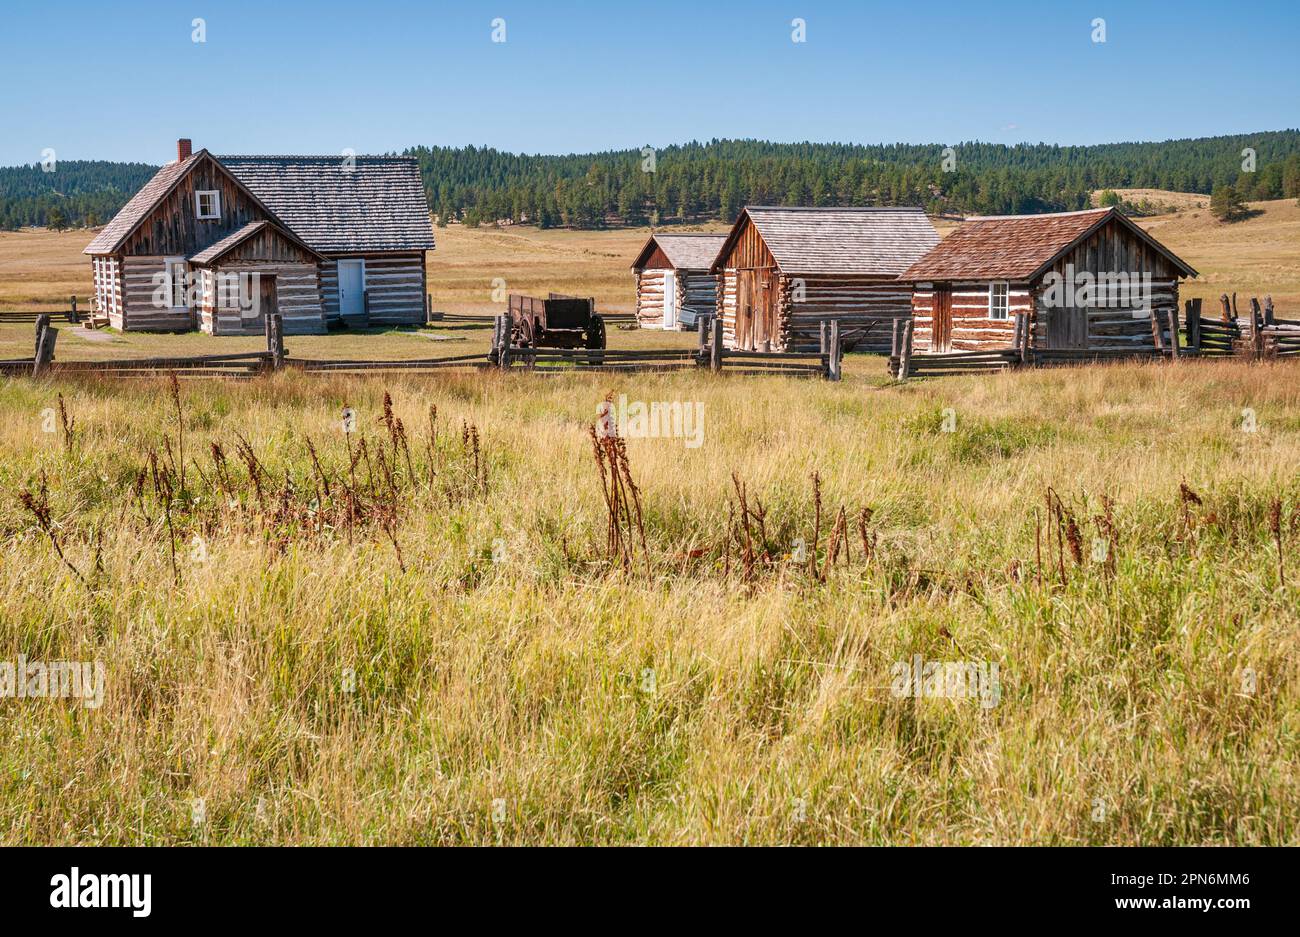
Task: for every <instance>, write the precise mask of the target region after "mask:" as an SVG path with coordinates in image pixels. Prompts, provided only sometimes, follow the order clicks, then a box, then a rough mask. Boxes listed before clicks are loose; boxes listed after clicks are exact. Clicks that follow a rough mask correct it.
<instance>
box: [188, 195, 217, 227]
mask: <svg viewBox="0 0 1300 937" xmlns="http://www.w3.org/2000/svg"><path fill="white" fill-rule="evenodd" d="M205 195H211V196H212V206H213V211H212V213H211V214H207V215H205V214H203V196H205ZM194 217H195V218H197V219H199V221H220V220H221V190H220V189H196V190H195V191H194Z"/></svg>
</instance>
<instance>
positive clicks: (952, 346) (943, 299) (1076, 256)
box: [901, 208, 1196, 352]
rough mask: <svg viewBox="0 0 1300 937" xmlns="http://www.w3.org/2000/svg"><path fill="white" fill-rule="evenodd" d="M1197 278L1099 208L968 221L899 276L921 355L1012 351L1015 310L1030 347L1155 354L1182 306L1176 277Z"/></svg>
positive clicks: (1131, 226)
mask: <svg viewBox="0 0 1300 937" xmlns="http://www.w3.org/2000/svg"><path fill="white" fill-rule="evenodd" d="M1194 276H1196V271H1195V270H1193V269H1192V268H1191V267H1190V266H1188V265H1187V264H1186V263H1184V262H1183V261H1182V260H1179V259H1178V258H1177V257H1176V256H1174V254H1172V253H1171V252H1170V251H1169V250H1168V249H1167V248H1166V247H1164V246H1163V245H1162V244H1160V242H1159V241H1157V240H1156V239H1155V238H1153V237H1152V236H1151V235H1149V234H1147V233H1146V232H1145V231H1143V230H1142V229H1141V228H1139V227H1138V226H1137V225H1136V224H1134V223H1133V222H1132V221H1130V220H1129V219H1128V218H1126V217H1125V216H1124V215H1123V214H1121V213H1120V212H1119V211H1118V210H1116V209H1114V208H1101V209H1092V210H1087V211H1076V212H1063V213H1058V214H1048V215H1007V216H995V217H980V218H971V219H969V220H968V221H967V222H966V223H965V224H963V225H962V226H961V227H960V228H959V229H957V230H956V231H954V232H953V233H952V234H950V235H949V236H948V237H946V238H945V239H944V240H943V242H942V243H941V244H939V246H938V247H936V248H934V250H932V251H930V252H929V253H928V254H926V256H924V257H922V258H921V259H920V260H918V261H917V262H916V263H914V264H912V265H911V266H910V267H909V268H908V269H907V270H906V271H905V272H904V273H903V275H902V277H901V279H902V280H906V281H909V282H910V283H911V284H912V286H913V292H912V313H913V335H912V346H913V349H914V350H915V351H917V352H950V351H980V350H985V349H995V348H1010V347H1013V342H1014V336H1015V319H1016V315H1017V314H1018V313H1027V314H1028V315H1029V325H1030V329H1029V335H1028V346H1027V347H1029V348H1031V349H1037V350H1044V349H1049V350H1098V349H1100V350H1107V349H1115V350H1117V349H1126V348H1127V349H1132V350H1134V351H1143V350H1151V351H1154V350H1155V349H1156V348H1157V347H1158V346H1157V337H1158V336H1157V332H1159V331H1161V330H1167V329H1166V325H1165V323H1166V322H1167V318H1166V316H1167V314H1168V312H1169V311H1170V310H1175V309H1177V308H1178V281H1179V280H1180V279H1181V278H1182V277H1194ZM1153 314H1154V323H1155V324H1154V326H1153ZM1153 329H1154V331H1153ZM1166 340H1167V339H1166V338H1164V337H1161V338H1160V341H1161V342H1164V341H1166Z"/></svg>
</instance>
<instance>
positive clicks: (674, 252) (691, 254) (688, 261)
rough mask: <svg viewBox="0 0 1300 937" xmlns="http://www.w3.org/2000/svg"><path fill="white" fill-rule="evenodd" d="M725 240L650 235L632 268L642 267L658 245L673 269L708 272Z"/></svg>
mask: <svg viewBox="0 0 1300 937" xmlns="http://www.w3.org/2000/svg"><path fill="white" fill-rule="evenodd" d="M726 240H727V235H725V234H652V235H650V240H649V241H647V242H646V245H645V247H643V248H642V249H641V253H640V254H638V255H637V258H636V260H635V261H634V262H633V264H632V266H633V267H634V268H640V267H642V266H644V264H645V263H646V261H648V260H649V259H650V254H652V253H653V252H654V248H655V245H658V246H659V248H660V249H661V250H662V251H663V252H664V256H665V257H667V258H668V262H669V263H670V264H672V265H673V267H674V268H675V269H677V270H708V269H709V268H710V267H712V266H713V261H714V260H716V259H717V256H718V251H720V250H721V249H722V245H723V244H724V243H726Z"/></svg>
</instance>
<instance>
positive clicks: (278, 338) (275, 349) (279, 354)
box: [271, 312, 284, 371]
mask: <svg viewBox="0 0 1300 937" xmlns="http://www.w3.org/2000/svg"><path fill="white" fill-rule="evenodd" d="M271 318H272V319H274V320H275V327H274V330H273V335H274V336H275V341H274V345H273V346H272V348H271V368H272V369H273V370H276V371H279V370H280V369H281V368H283V367H284V314H283V313H280V312H277V313H275V314H274V315H272V316H271Z"/></svg>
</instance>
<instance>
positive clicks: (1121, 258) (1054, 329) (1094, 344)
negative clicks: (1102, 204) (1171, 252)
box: [1031, 221, 1180, 350]
mask: <svg viewBox="0 0 1300 937" xmlns="http://www.w3.org/2000/svg"><path fill="white" fill-rule="evenodd" d="M1070 266H1073V268H1074V272H1075V274H1076V276H1077V275H1078V274H1081V273H1084V272H1088V273H1091V274H1092V275H1093V276H1094V277H1097V276H1098V275H1099V274H1114V273H1125V274H1137V275H1141V274H1144V273H1149V274H1150V275H1151V287H1152V294H1151V297H1150V306H1151V308H1152V310H1153V311H1154V312H1155V314H1156V317H1157V321H1158V322H1159V323H1160V324H1161V327H1162V335H1163V336H1164V341H1166V342H1167V341H1168V328H1167V327H1165V326H1164V323H1165V320H1166V315H1167V314H1168V312H1169V311H1170V310H1176V309H1177V308H1178V280H1179V276H1180V272H1179V270H1178V269H1177V268H1176V267H1175V266H1174V265H1173V264H1172V263H1171V262H1170V261H1169V259H1168V258H1167V257H1165V256H1164V255H1163V254H1161V253H1160V252H1159V251H1157V250H1156V249H1155V248H1153V247H1152V246H1151V245H1150V244H1148V243H1147V242H1145V241H1143V240H1141V239H1140V238H1138V237H1136V236H1135V235H1134V234H1133V233H1132V232H1131V231H1129V230H1128V229H1127V228H1126V227H1125V226H1124V225H1123V224H1121V223H1120V222H1118V221H1111V222H1110V223H1109V224H1106V225H1104V226H1102V228H1101V229H1100V230H1098V231H1096V232H1095V233H1094V234H1093V235H1092V236H1091V237H1089V238H1088V239H1087V240H1085V241H1083V242H1082V243H1080V244H1078V245H1076V246H1075V247H1074V248H1073V249H1072V250H1070V251H1069V252H1067V253H1066V254H1064V255H1062V256H1061V257H1060V258H1059V259H1058V260H1057V261H1056V262H1055V263H1054V264H1052V267H1051V268H1050V271H1048V272H1051V271H1055V272H1056V273H1057V275H1059V276H1061V277H1065V276H1066V275H1067V273H1068V268H1069V267H1070ZM1046 277H1047V272H1045V273H1044V275H1043V278H1042V279H1040V281H1039V282H1038V283H1036V284H1035V287H1036V289H1035V304H1034V306H1035V317H1034V327H1033V331H1032V332H1031V341H1032V343H1033V344H1034V346H1035V347H1040V348H1053V347H1059V346H1060V344H1061V338H1062V336H1064V335H1066V334H1067V332H1071V331H1073V332H1079V331H1082V332H1084V333H1085V334H1086V347H1088V348H1133V349H1135V350H1147V349H1152V348H1154V346H1155V337H1154V336H1153V334H1152V329H1151V318H1150V316H1149V315H1147V314H1145V312H1142V314H1141V315H1140V316H1135V315H1134V310H1132V309H1128V308H1120V307H1118V306H1112V307H1109V308H1089V309H1086V310H1071V309H1056V308H1049V307H1048V305H1047V302H1046V293H1047V290H1046V287H1045V284H1044V283H1043V280H1045V279H1046ZM1084 312H1086V317H1087V318H1086V325H1085V324H1084V323H1083V322H1082V320H1081V319H1077V320H1076V321H1077V327H1076V328H1074V329H1069V328H1068V327H1067V323H1066V320H1067V319H1068V318H1070V317H1079V316H1081V314H1082V313H1084Z"/></svg>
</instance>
